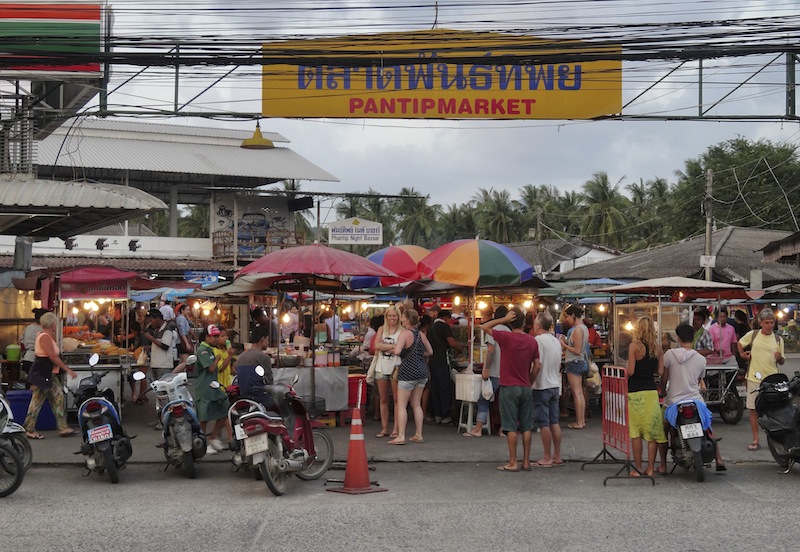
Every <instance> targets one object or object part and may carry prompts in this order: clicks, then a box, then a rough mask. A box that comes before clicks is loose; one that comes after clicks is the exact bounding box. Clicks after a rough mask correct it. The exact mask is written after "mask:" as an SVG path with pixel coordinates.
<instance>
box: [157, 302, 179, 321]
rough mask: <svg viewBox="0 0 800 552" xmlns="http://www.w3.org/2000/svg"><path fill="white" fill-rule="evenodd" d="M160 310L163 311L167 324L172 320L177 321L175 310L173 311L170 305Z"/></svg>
mask: <svg viewBox="0 0 800 552" xmlns="http://www.w3.org/2000/svg"><path fill="white" fill-rule="evenodd" d="M158 310H160V311H161V315H162V316H163V317H164V320H166V321H167V322H169V321H170V320H175V309H173V308H172V307H171V306H170V305H163V306H161V307H159V308H158Z"/></svg>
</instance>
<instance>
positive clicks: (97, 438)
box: [86, 424, 114, 445]
mask: <svg viewBox="0 0 800 552" xmlns="http://www.w3.org/2000/svg"><path fill="white" fill-rule="evenodd" d="M86 435H87V439H88V441H89V443H90V444H92V445H93V444H95V443H100V442H101V441H108V440H109V439H111V437H113V436H114V432H113V431H111V424H105V425H101V426H100V427H93V428H92V429H90V430H89V431H88V432H87V433H86Z"/></svg>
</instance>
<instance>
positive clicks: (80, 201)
mask: <svg viewBox="0 0 800 552" xmlns="http://www.w3.org/2000/svg"><path fill="white" fill-rule="evenodd" d="M0 205H2V207H1V208H0V233H2V234H7V235H12V236H30V237H33V238H67V237H70V236H75V235H77V234H85V233H86V232H89V231H91V230H94V229H96V228H102V227H103V226H107V225H109V224H112V223H114V222H118V221H121V220H126V219H129V218H131V217H135V216H137V215H141V214H144V213H147V212H149V211H153V210H161V209H167V205H166V204H165V203H164V202H163V201H161V200H160V199H157V198H155V197H153V196H151V195H150V194H148V193H146V192H143V191H142V190H139V189H136V188H131V187H128V186H118V185H116V184H101V183H98V182H57V181H55V180H41V179H37V178H34V177H33V176H31V175H27V174H14V175H12V174H3V175H0Z"/></svg>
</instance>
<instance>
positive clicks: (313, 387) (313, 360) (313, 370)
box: [301, 275, 317, 400]
mask: <svg viewBox="0 0 800 552" xmlns="http://www.w3.org/2000/svg"><path fill="white" fill-rule="evenodd" d="M313 284H314V285H313V286H312V287H311V343H309V348H310V349H311V397H312V400H316V396H317V348H316V346H315V341H316V335H315V334H316V333H317V332H316V325H317V318H316V313H317V277H316V275H315V276H314V278H313ZM301 293H302V292H301Z"/></svg>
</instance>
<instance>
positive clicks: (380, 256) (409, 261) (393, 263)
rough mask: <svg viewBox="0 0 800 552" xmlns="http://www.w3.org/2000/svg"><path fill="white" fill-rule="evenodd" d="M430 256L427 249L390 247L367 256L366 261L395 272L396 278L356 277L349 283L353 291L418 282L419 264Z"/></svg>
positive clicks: (416, 246) (419, 277)
mask: <svg viewBox="0 0 800 552" xmlns="http://www.w3.org/2000/svg"><path fill="white" fill-rule="evenodd" d="M429 254H430V251H429V250H428V249H425V248H424V247H419V246H418V245H390V246H389V247H384V248H383V249H381V250H379V251H375V252H374V253H371V254H369V255H367V259H369V260H370V261H372V262H374V263H377V264H379V265H381V266H383V267H386V268H388V269H389V270H391V271H392V272H395V273H396V274H397V275H398V276H399V277H398V278H378V277H375V276H356V277H355V278H353V279H352V280H351V281H350V287H352V288H353V289H364V288H377V287H386V286H392V285H395V284H402V283H405V282H411V281H414V280H419V279H421V278H422V275H421V274H420V272H419V262H420V261H421V260H422V259H424V258H425V257H427V256H428V255H429Z"/></svg>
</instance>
